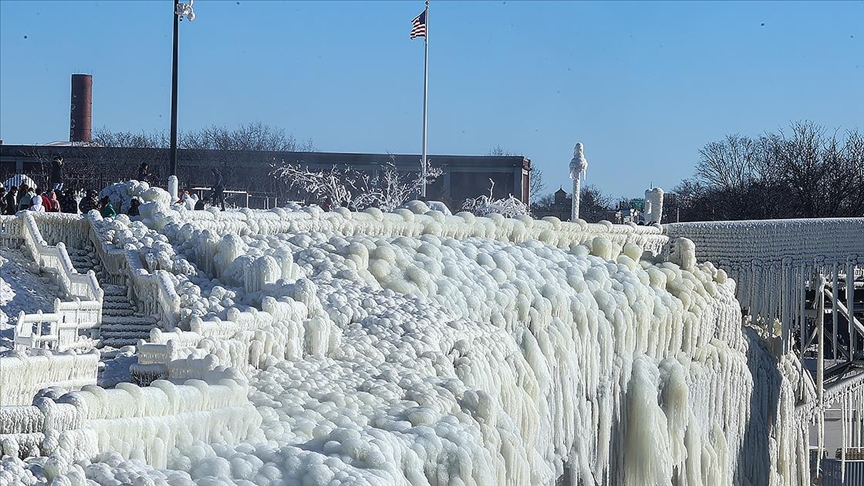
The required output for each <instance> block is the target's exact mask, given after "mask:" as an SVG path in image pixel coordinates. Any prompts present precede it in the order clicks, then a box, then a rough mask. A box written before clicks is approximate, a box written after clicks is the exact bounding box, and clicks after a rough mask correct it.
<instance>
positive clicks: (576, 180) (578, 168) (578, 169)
mask: <svg viewBox="0 0 864 486" xmlns="http://www.w3.org/2000/svg"><path fill="white" fill-rule="evenodd" d="M582 150H583V146H582V142H579V143H577V144H576V147H574V148H573V158H572V159H570V178H571V179H573V202H572V205H571V207H570V221H576V220H577V219H579V197H580V196H581V195H582V193H581V189H582V187H581V182H582V178H583V177H585V171H587V170H588V160H587V159H586V158H585V155H584V154H583V153H582Z"/></svg>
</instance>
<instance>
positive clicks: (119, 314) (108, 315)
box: [102, 308, 139, 321]
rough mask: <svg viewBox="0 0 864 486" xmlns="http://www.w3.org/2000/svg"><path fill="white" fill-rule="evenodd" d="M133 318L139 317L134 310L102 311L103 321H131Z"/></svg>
mask: <svg viewBox="0 0 864 486" xmlns="http://www.w3.org/2000/svg"><path fill="white" fill-rule="evenodd" d="M131 317H139V316H136V315H135V311H134V310H132V309H104V308H103V309H102V320H103V321H104V320H106V319H113V320H114V321H119V320H122V319H129V318H131Z"/></svg>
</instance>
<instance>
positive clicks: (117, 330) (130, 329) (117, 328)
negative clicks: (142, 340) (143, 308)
mask: <svg viewBox="0 0 864 486" xmlns="http://www.w3.org/2000/svg"><path fill="white" fill-rule="evenodd" d="M154 327H156V323H155V322H154V323H151V324H128V323H117V324H105V323H104V322H103V323H102V325H101V326H100V327H99V333H100V334H101V336H102V337H103V338H104V337H106V336H107V337H111V336H117V335H118V334H142V333H143V334H146V335H148V336H149V335H150V329H153V328H154Z"/></svg>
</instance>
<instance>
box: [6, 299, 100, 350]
mask: <svg viewBox="0 0 864 486" xmlns="http://www.w3.org/2000/svg"><path fill="white" fill-rule="evenodd" d="M101 322H102V303H101V302H99V301H95V300H80V299H78V298H76V299H75V300H74V301H71V302H63V301H61V300H60V299H54V312H45V313H43V312H42V311H41V310H40V311H37V312H36V313H35V314H27V313H25V312H24V311H21V312H20V313H19V314H18V322H17V324H16V325H15V338H14V345H15V349H16V350H23V349H28V348H50V349H56V350H59V351H66V350H69V349H72V348H77V347H82V346H92V345H93V342H92V341H91V339H96V338H98V337H99V335H100V329H99V326H100V324H101ZM81 331H90V332H89V333H88V334H89V339H82V338H81Z"/></svg>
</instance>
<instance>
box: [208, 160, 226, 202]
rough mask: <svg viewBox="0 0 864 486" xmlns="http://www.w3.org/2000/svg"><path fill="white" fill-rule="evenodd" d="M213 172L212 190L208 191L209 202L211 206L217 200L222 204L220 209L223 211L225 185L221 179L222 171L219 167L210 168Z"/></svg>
mask: <svg viewBox="0 0 864 486" xmlns="http://www.w3.org/2000/svg"><path fill="white" fill-rule="evenodd" d="M211 170H212V172H213V191H212V192H211V193H210V204H212V205H213V206H215V205H216V203H217V202H218V203H219V204H220V205H221V206H222V211H225V185H224V181H223V180H222V173H221V172H219V169H211Z"/></svg>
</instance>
